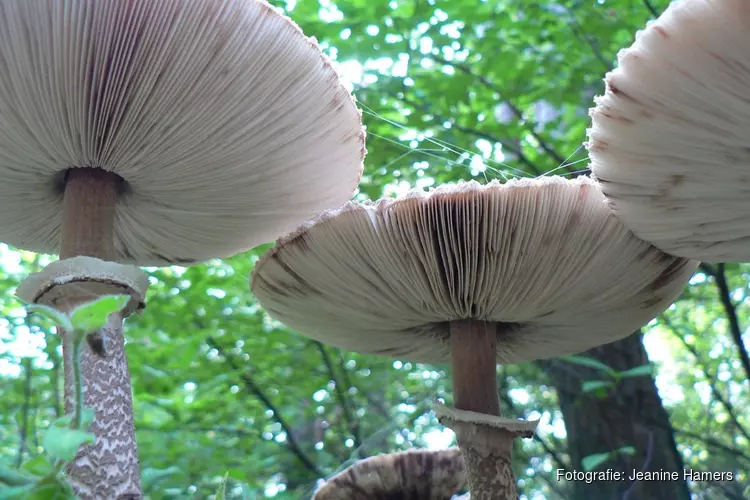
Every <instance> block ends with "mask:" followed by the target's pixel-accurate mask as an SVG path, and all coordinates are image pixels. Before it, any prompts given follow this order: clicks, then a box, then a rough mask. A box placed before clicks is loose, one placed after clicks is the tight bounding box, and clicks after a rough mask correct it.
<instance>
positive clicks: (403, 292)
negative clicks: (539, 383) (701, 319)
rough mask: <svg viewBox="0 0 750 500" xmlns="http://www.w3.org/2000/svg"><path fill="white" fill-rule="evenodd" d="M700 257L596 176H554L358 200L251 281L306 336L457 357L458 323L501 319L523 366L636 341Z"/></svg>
mask: <svg viewBox="0 0 750 500" xmlns="http://www.w3.org/2000/svg"><path fill="white" fill-rule="evenodd" d="M697 265H698V263H697V262H695V261H689V260H686V259H682V258H678V257H674V256H671V255H667V254H665V253H663V252H661V251H660V250H658V249H656V248H654V247H653V246H652V245H650V244H648V243H646V242H644V241H642V240H640V239H639V238H637V237H635V236H634V235H633V234H632V233H631V232H630V231H628V230H627V229H626V228H625V227H624V226H623V225H622V223H621V222H619V221H618V220H617V218H615V217H614V216H613V215H612V213H611V211H610V210H609V208H608V206H607V205H606V203H605V202H604V197H603V196H602V194H601V193H600V192H599V190H598V189H597V188H596V185H595V183H594V182H593V181H592V180H591V179H589V178H586V177H579V178H577V179H574V180H570V179H564V178H559V177H542V178H538V179H522V180H512V181H509V182H507V183H505V184H499V183H497V182H496V181H493V182H491V183H490V184H487V185H480V184H478V183H476V182H468V183H461V184H459V185H456V186H446V187H441V188H438V189H435V190H433V191H432V192H430V193H423V192H421V191H414V192H411V193H410V194H409V195H407V196H406V197H404V198H402V199H397V200H392V199H382V200H379V201H377V202H373V203H364V204H357V203H353V202H350V203H348V204H346V205H345V206H343V207H342V208H340V209H338V210H335V211H330V212H327V213H325V214H323V215H322V216H320V217H318V218H317V219H315V220H313V221H311V222H309V223H307V224H305V225H304V226H302V227H301V228H300V229H298V231H296V232H295V233H292V234H290V235H288V236H286V237H284V238H282V239H280V240H279V241H278V242H277V244H276V246H275V247H274V248H272V249H271V250H270V251H268V252H267V253H266V254H265V255H264V256H263V257H261V259H260V260H259V261H258V263H257V264H256V267H255V270H254V271H253V276H252V280H251V288H252V291H253V293H254V294H255V296H256V298H257V299H258V301H259V303H260V304H261V306H262V307H263V308H264V309H265V311H266V312H267V313H268V314H269V315H270V316H272V317H273V318H275V319H277V320H279V321H281V322H283V323H284V324H286V325H287V326H288V327H290V328H292V329H295V330H297V331H299V332H300V333H302V334H304V335H307V336H309V337H312V338H314V339H316V340H318V341H321V342H325V343H327V344H330V345H333V346H336V347H339V348H343V349H346V350H350V351H356V352H360V353H367V354H378V355H384V356H391V357H401V358H404V359H409V360H412V361H416V362H443V361H447V360H449V359H450V335H449V322H450V321H453V320H459V319H467V318H473V319H477V320H483V321H493V322H499V323H502V324H503V325H501V326H502V327H501V328H499V329H498V332H499V333H498V337H499V338H498V344H497V345H498V351H497V359H498V361H499V362H501V363H517V362H523V361H530V360H534V359H543V358H549V357H554V356H559V355H563V354H569V353H573V352H581V351H583V350H586V349H588V348H590V347H593V346H597V345H601V344H605V343H608V342H612V341H615V340H617V339H620V338H622V337H625V336H627V335H629V334H630V333H632V332H633V331H634V330H636V329H637V328H639V327H641V326H642V325H644V324H645V323H647V322H648V321H650V320H651V319H652V318H654V317H655V316H657V315H658V314H659V313H661V312H662V311H663V310H664V309H666V308H667V307H668V306H669V305H670V304H672V302H673V301H674V300H675V299H676V298H677V297H678V296H679V294H680V292H681V291H682V289H683V287H684V286H685V285H686V284H687V281H688V280H689V279H690V276H691V275H692V274H693V272H694V271H695V269H696V268H697Z"/></svg>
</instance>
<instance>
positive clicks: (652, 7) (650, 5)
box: [643, 0, 659, 18]
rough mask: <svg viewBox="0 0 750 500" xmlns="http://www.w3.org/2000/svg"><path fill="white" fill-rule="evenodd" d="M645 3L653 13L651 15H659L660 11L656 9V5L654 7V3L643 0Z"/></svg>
mask: <svg viewBox="0 0 750 500" xmlns="http://www.w3.org/2000/svg"><path fill="white" fill-rule="evenodd" d="M643 5H645V6H646V8H647V9H648V11H649V12H650V13H651V17H654V18H656V17H659V11H658V10H656V7H654V6H653V4H652V3H651V2H649V0H643Z"/></svg>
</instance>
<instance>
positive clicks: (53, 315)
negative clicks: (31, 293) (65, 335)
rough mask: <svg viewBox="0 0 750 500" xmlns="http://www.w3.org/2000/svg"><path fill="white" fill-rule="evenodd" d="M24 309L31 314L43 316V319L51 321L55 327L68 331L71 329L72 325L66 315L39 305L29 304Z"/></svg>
mask: <svg viewBox="0 0 750 500" xmlns="http://www.w3.org/2000/svg"><path fill="white" fill-rule="evenodd" d="M26 309H27V310H28V311H29V312H31V313H36V314H38V315H40V316H44V317H45V318H47V319H49V320H50V321H52V322H53V323H54V324H55V326H58V327H60V328H62V329H63V330H68V331H70V330H72V329H73V325H72V324H71V322H70V319H69V318H68V315H67V314H65V313H63V312H60V311H58V310H57V309H54V308H52V307H49V306H44V305H41V304H31V305H28V306H26Z"/></svg>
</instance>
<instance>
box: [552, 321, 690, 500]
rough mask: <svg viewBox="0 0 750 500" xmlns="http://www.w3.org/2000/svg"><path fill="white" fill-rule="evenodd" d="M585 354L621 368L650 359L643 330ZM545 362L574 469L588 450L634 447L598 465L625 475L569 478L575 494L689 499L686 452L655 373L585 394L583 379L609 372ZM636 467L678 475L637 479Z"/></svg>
mask: <svg viewBox="0 0 750 500" xmlns="http://www.w3.org/2000/svg"><path fill="white" fill-rule="evenodd" d="M581 355H582V356H586V357H590V358H594V359H596V360H598V361H601V362H602V363H604V364H606V365H608V366H610V367H612V368H614V369H615V370H618V371H624V370H627V369H629V368H633V367H636V366H639V365H643V364H646V363H648V362H649V361H648V356H647V355H646V350H645V349H644V347H643V343H642V334H641V332H640V331H638V332H636V333H634V334H633V335H631V336H629V337H626V338H624V339H622V340H619V341H617V342H613V343H611V344H607V345H603V346H600V347H596V348H594V349H590V350H588V351H586V352H584V353H581ZM541 364H542V366H543V368H544V369H545V371H546V372H547V373H548V374H549V375H550V376H551V378H552V381H553V385H554V387H555V389H556V390H557V394H558V398H559V401H560V408H561V410H562V414H563V418H564V420H565V427H566V430H567V434H568V452H569V454H570V458H571V464H573V465H572V467H574V469H575V471H584V468H583V466H582V460H583V459H584V457H586V456H589V455H593V454H597V453H607V452H611V451H612V450H617V449H620V448H622V447H626V446H631V447H633V448H635V450H636V452H635V454H633V455H627V454H617V455H616V456H615V457H613V458H610V459H609V460H608V461H607V462H605V463H603V464H601V465H600V466H599V467H597V468H596V469H595V470H596V471H601V472H606V471H607V470H608V469H611V470H612V471H613V472H620V473H621V474H624V480H621V481H613V480H611V479H609V480H596V481H593V482H588V483H587V482H586V481H573V482H572V483H570V485H571V487H572V491H573V493H574V495H575V497H574V498H575V499H576V500H578V499H580V500H586V499H591V498H596V499H598V500H690V493H689V490H688V488H687V484H686V483H685V481H684V480H683V478H682V469H683V462H682V457H681V456H680V454H679V452H678V451H677V444H676V442H675V439H674V435H673V432H672V427H671V424H670V423H669V414H668V413H667V412H666V410H665V409H664V407H663V406H662V402H661V398H660V397H659V393H658V392H657V389H656V384H655V382H654V379H653V377H651V376H639V377H632V378H626V379H624V380H623V381H622V382H620V384H619V386H618V387H617V390H612V391H610V392H609V393H608V394H607V395H606V396H604V397H597V396H596V395H595V394H594V393H588V394H584V393H583V391H582V384H583V382H585V381H587V380H606V379H607V375H606V374H603V373H602V372H600V371H598V370H595V369H592V368H588V367H585V366H579V365H575V364H571V363H567V362H563V361H559V360H550V361H545V362H542V363H541ZM634 471H641V472H648V471H651V472H659V473H661V472H668V473H675V474H677V477H678V478H679V479H677V480H640V481H636V482H634V481H632V480H631V477H632V474H633V472H634ZM660 477H665V476H660Z"/></svg>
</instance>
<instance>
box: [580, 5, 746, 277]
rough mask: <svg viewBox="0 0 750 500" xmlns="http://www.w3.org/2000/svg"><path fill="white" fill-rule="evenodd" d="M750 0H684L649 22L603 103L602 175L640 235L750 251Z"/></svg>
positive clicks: (732, 253)
mask: <svg viewBox="0 0 750 500" xmlns="http://www.w3.org/2000/svg"><path fill="white" fill-rule="evenodd" d="M749 31H750V2H747V1H746V0H721V1H714V0H680V1H679V2H673V3H671V4H670V5H669V7H668V8H667V9H666V10H665V11H664V13H663V14H662V15H661V16H660V17H659V18H658V19H657V20H655V21H652V22H650V23H649V24H648V25H647V27H646V28H645V29H643V30H642V31H640V32H638V34H637V35H636V38H635V42H634V43H633V44H632V46H630V47H629V48H627V49H625V50H622V51H621V52H620V53H619V55H618V64H617V68H616V69H615V70H613V71H611V72H610V73H608V74H607V76H606V80H605V81H606V91H605V94H604V95H603V96H601V97H598V98H596V101H595V103H596V106H595V107H594V108H593V109H592V110H591V117H592V125H591V129H590V130H589V134H588V135H589V138H588V143H587V148H588V150H589V156H590V158H591V170H592V172H593V176H594V177H595V179H597V181H598V182H599V185H600V187H601V190H602V192H603V193H604V194H605V196H606V197H607V200H608V202H609V204H610V205H611V206H612V209H613V210H614V212H615V215H616V216H617V217H618V218H619V219H620V220H622V221H623V223H624V224H625V225H626V226H627V227H629V228H630V229H631V230H632V231H633V232H634V233H635V234H636V235H637V236H639V237H640V238H642V239H644V240H646V241H648V242H650V243H651V244H653V245H655V246H657V247H658V248H660V249H661V250H663V251H665V252H667V253H670V254H672V255H677V256H681V257H686V258H690V259H700V260H704V261H718V262H747V261H750V221H749V220H748V218H747V212H748V211H750V148H749V147H748V140H747V135H748V133H749V132H750V100H749V99H748V91H747V87H748V83H749V82H750V69H748V64H750V63H749V61H750V59H748V58H749V57H750V56H749V55H748V54H750V37H748V32H749Z"/></svg>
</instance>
